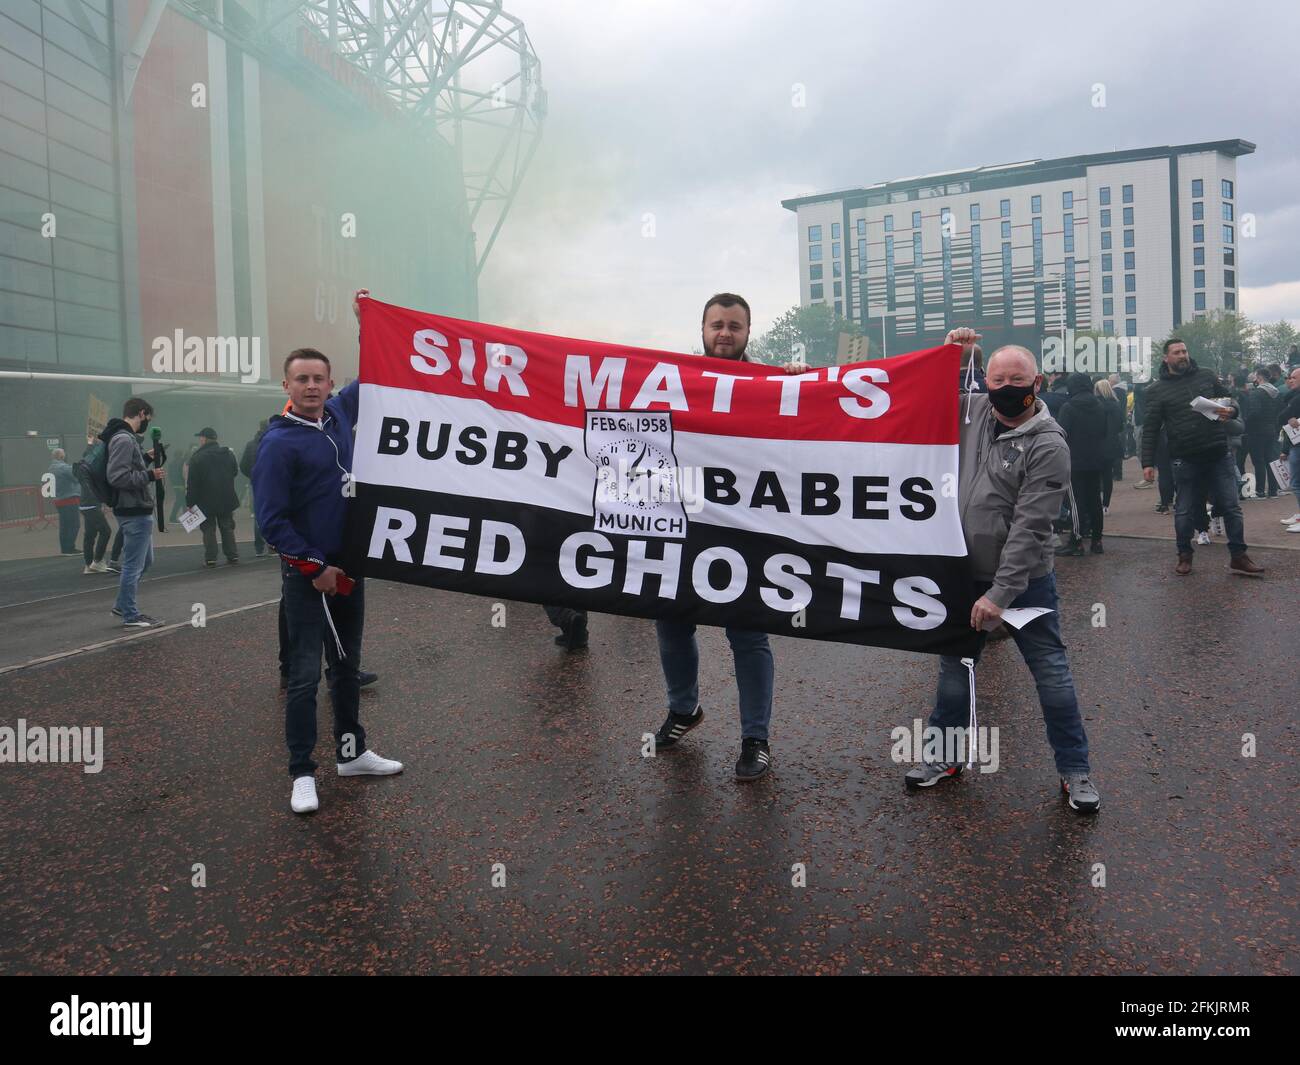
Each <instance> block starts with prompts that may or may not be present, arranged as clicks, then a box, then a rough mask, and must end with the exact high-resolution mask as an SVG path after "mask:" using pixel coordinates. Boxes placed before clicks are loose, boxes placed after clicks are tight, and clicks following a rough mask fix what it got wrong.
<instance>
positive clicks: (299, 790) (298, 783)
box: [289, 776, 320, 814]
mask: <svg viewBox="0 0 1300 1065" xmlns="http://www.w3.org/2000/svg"><path fill="white" fill-rule="evenodd" d="M289 809H291V810H292V811H293V812H294V813H296V814H310V813H315V812H316V811H317V810H319V809H320V800H319V799H317V798H316V778H315V777H312V776H301V777H294V778H293V798H291V799H290V800H289Z"/></svg>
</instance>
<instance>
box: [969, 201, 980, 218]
mask: <svg viewBox="0 0 1300 1065" xmlns="http://www.w3.org/2000/svg"><path fill="white" fill-rule="evenodd" d="M970 220H971V221H972V222H978V221H979V220H980V205H979V204H978V203H972V204H971V205H970Z"/></svg>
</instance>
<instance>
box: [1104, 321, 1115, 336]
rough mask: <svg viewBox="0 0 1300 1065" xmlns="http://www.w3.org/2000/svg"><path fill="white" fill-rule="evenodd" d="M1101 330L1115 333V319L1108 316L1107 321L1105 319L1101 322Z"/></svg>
mask: <svg viewBox="0 0 1300 1065" xmlns="http://www.w3.org/2000/svg"><path fill="white" fill-rule="evenodd" d="M1101 331H1102V332H1103V333H1114V332H1115V319H1113V318H1107V319H1106V320H1105V321H1103V322H1102V323H1101Z"/></svg>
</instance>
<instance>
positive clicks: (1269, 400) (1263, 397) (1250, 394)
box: [1241, 387, 1282, 440]
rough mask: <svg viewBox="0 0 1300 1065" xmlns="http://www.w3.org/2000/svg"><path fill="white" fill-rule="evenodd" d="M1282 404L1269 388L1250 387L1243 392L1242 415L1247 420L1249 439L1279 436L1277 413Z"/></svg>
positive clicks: (1266, 438)
mask: <svg viewBox="0 0 1300 1065" xmlns="http://www.w3.org/2000/svg"><path fill="white" fill-rule="evenodd" d="M1281 409H1282V404H1281V402H1280V401H1279V400H1278V398H1277V396H1276V394H1275V393H1273V392H1271V391H1269V390H1268V389H1267V388H1259V387H1255V388H1249V389H1246V391H1244V392H1243V393H1242V394H1241V415H1242V418H1243V420H1244V421H1245V422H1246V439H1247V440H1274V439H1276V438H1277V428H1278V426H1277V415H1278V411H1280V410H1281Z"/></svg>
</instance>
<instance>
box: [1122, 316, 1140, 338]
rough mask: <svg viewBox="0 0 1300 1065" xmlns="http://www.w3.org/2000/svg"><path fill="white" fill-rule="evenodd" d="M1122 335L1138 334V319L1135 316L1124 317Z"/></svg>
mask: <svg viewBox="0 0 1300 1065" xmlns="http://www.w3.org/2000/svg"><path fill="white" fill-rule="evenodd" d="M1124 335H1125V336H1126V337H1135V336H1137V335H1138V320H1137V319H1136V318H1125V319H1124Z"/></svg>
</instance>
